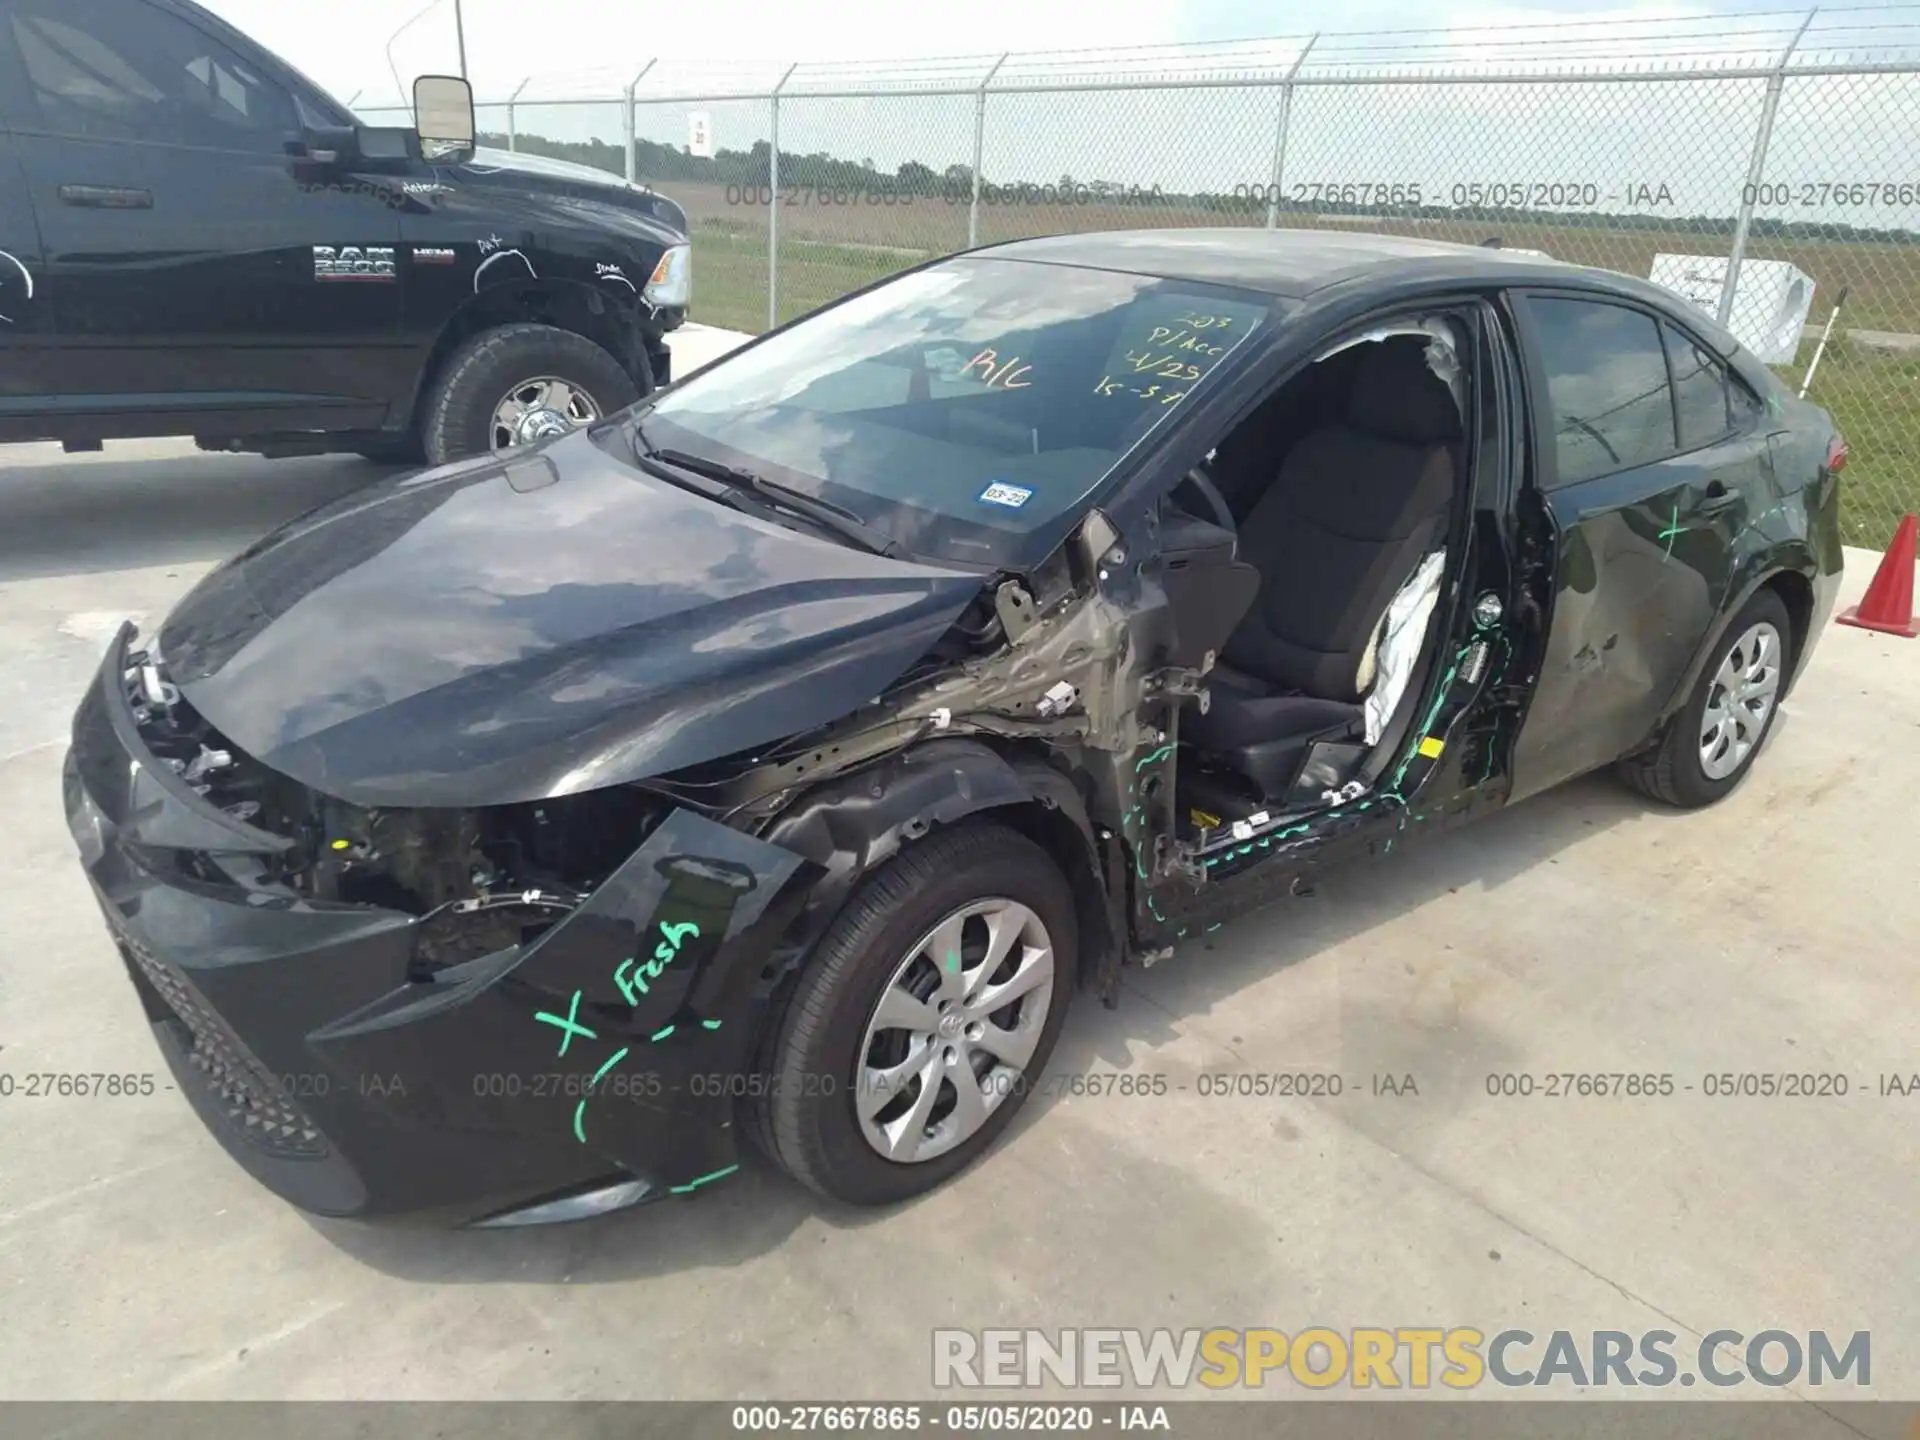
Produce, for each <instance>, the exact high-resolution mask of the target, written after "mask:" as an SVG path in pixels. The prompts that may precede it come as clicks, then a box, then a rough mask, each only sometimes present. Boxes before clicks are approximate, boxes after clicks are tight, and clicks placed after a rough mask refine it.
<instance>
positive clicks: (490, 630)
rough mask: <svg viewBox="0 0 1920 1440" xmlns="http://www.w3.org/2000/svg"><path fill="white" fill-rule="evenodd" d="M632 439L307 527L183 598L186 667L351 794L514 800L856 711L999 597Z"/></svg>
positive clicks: (603, 436)
mask: <svg viewBox="0 0 1920 1440" xmlns="http://www.w3.org/2000/svg"><path fill="white" fill-rule="evenodd" d="M620 443H621V442H620V439H619V436H618V434H617V433H616V432H613V431H611V430H604V431H601V432H599V434H598V435H596V434H594V433H590V432H587V431H577V432H575V433H574V434H572V435H569V436H565V437H563V438H561V439H560V440H558V441H556V442H554V443H553V444H551V445H549V446H546V447H543V448H541V449H539V450H537V451H531V452H528V453H526V454H524V455H520V456H517V457H514V458H507V457H502V458H501V459H500V460H497V461H496V460H494V459H492V458H487V459H483V460H476V461H471V462H468V463H466V464H464V465H462V466H458V467H455V468H454V469H453V470H452V471H451V472H447V471H427V472H424V473H422V474H420V475H416V476H410V477H405V478H397V479H393V480H389V481H386V482H384V483H382V484H380V485H377V486H375V487H373V488H372V489H369V490H366V491H362V492H360V493H358V494H355V495H352V496H350V497H347V498H346V499H343V500H340V501H338V502H336V503H335V504H333V505H331V506H328V507H326V508H325V509H322V510H320V511H317V512H315V513H314V514H311V515H309V516H307V517H306V518H304V519H302V520H300V521H297V522H295V524H293V525H292V526H291V527H289V528H287V529H285V530H282V531H280V532H279V533H278V534H276V535H273V536H270V537H269V538H268V539H266V540H265V541H263V542H261V543H260V544H258V545H256V546H254V547H253V548H252V549H250V550H248V551H246V552H245V553H244V554H242V555H240V556H238V557H236V558H235V559H234V560H231V561H229V562H228V563H227V564H225V565H223V566H221V567H220V568H219V569H217V570H215V571H213V572H212V573H211V574H209V575H208V576H207V577H206V579H205V580H203V581H202V582H201V583H200V584H199V585H198V586H197V587H196V588H195V589H194V590H193V592H192V593H191V594H189V595H188V596H187V598H186V599H185V600H184V601H183V602H182V603H181V605H180V607H179V608H178V609H177V610H175V611H174V613H173V615H172V617H171V618H170V619H169V620H168V621H167V622H166V625H165V627H164V628H163V629H162V630H161V632H160V638H161V644H162V648H163V650H164V652H165V654H166V657H167V661H168V663H169V665H170V666H171V668H172V674H173V678H174V680H175V681H176V683H178V684H180V685H181V686H182V688H183V689H184V690H185V691H186V693H187V694H189V695H190V696H191V697H192V702H193V704H194V706H195V707H196V708H197V709H198V710H199V711H200V713H201V714H203V715H204V716H206V717H207V719H209V720H210V721H212V722H213V724H214V725H215V726H216V727H217V728H218V729H219V730H220V731H221V733H223V734H224V735H226V736H227V737H228V738H229V739H231V740H233V741H235V742H236V743H237V744H239V745H240V746H241V748H243V749H244V750H246V751H247V753H249V754H251V755H254V756H256V757H258V758H259V759H260V760H262V761H264V762H265V763H266V764H267V765H268V766H270V767H272V768H273V769H275V770H278V771H280V772H282V773H284V774H287V775H290V776H292V777H293V778H294V779H296V780H299V781H300V782H302V783H303V784H307V785H311V786H314V787H315V788H317V789H320V790H323V791H325V792H327V793H329V794H333V795H338V796H339V797H341V798H342V799H345V800H349V801H352V802H354V803H356V804H366V805H408V806H412V805H464V806H481V805H500V804H505V803H508V802H512V801H519V800H533V799H542V798H548V797H551V796H556V795H569V794H573V793H575V792H577V791H582V790H595V789H600V788H602V787H605V786H608V785H618V784H624V783H627V782H629V781H633V780H638V779H642V778H644V777H646V776H649V775H657V774H661V773H663V772H666V771H671V770H678V769H681V768H683V767H685V766H688V765H692V764H696V763H698V762H699V761H702V760H706V759H710V758H712V757H714V756H719V755H729V754H732V753H734V752H736V751H740V750H745V749H746V748H748V747H749V746H753V745H761V744H765V743H767V742H769V741H773V740H778V739H781V738H783V737H785V736H787V735H791V734H793V733H795V732H796V731H801V730H806V729H810V728H812V727H813V726H815V725H820V724H824V723H826V722H827V721H829V720H836V719H838V718H840V716H842V715H844V714H845V713H847V711H848V710H850V709H852V708H853V707H854V706H855V705H857V704H859V703H861V702H862V701H864V700H867V699H869V698H871V697H872V696H874V695H877V694H879V693H880V691H881V690H883V689H885V688H886V686H887V685H888V684H889V683H891V682H892V681H893V680H894V679H895V678H896V677H897V676H898V675H899V674H900V673H901V672H902V671H904V670H905V669H906V668H907V666H908V665H910V664H912V663H913V662H914V661H915V660H917V659H918V658H919V657H920V656H921V655H922V654H924V653H925V652H926V650H927V648H928V647H929V646H930V645H932V644H933V642H934V641H935V640H936V639H938V638H939V636H940V634H941V633H942V632H943V631H944V630H945V629H946V628H947V626H948V625H949V624H950V623H951V622H952V621H953V619H954V617H955V616H956V615H957V614H959V612H960V611H961V610H962V609H963V608H964V607H965V606H966V604H967V603H968V602H969V601H971V600H972V599H973V598H974V597H975V596H976V595H978V594H979V592H980V586H981V582H982V577H981V576H980V575H979V574H977V573H972V572H967V571H959V570H951V569H936V568H934V567H932V566H927V565H918V564H912V563H908V562H904V561H897V560H888V559H883V558H881V557H879V556H868V555H863V554H860V553H858V552H855V551H849V550H848V549H847V548H846V547H845V546H842V545H839V544H836V543H834V542H833V541H831V540H827V539H821V538H817V537H816V536H814V535H812V534H807V533H802V532H797V531H795V530H792V529H789V528H787V527H786V526H783V525H779V524H776V523H774V522H772V521H770V520H763V519H760V518H757V517H755V516H751V515H747V514H743V513H741V512H739V511H737V510H731V509H727V508H726V507H724V506H721V505H718V504H715V503H714V502H712V501H710V500H707V499H704V498H702V497H701V496H698V495H694V494H691V493H689V492H687V491H685V490H680V489H676V488H674V487H673V486H672V485H670V484H668V483H666V482H664V481H661V480H657V479H654V478H653V477H651V476H649V475H647V474H646V473H645V472H643V471H641V470H639V469H637V468H635V467H634V465H633V464H632V463H631V461H630V460H620V459H617V458H615V457H614V456H612V455H610V454H608V453H607V451H606V449H604V448H603V446H618V445H619V444H620ZM561 556H564V557H565V558H564V560H562V561H561V562H560V567H559V569H558V570H556V569H555V568H554V566H555V561H556V557H561Z"/></svg>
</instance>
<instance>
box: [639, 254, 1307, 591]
mask: <svg viewBox="0 0 1920 1440" xmlns="http://www.w3.org/2000/svg"><path fill="white" fill-rule="evenodd" d="M1271 313H1272V309H1271V302H1269V301H1268V300H1266V299H1265V298H1264V297H1256V296H1250V295H1248V294H1246V293H1245V292H1241V291H1236V290H1226V289H1220V288H1216V287H1212V286H1205V285H1196V284H1192V283H1188V282H1180V281H1168V280H1159V279H1155V278H1153V277H1151V276H1141V275H1126V274H1119V273H1116V272H1113V271H1107V270H1083V269H1076V268H1071V267H1067V266H1060V265H1046V264H1033V263H1029V262H1023V261H1017V260H990V259H980V258H962V259H956V260H952V261H949V262H947V263H946V264H943V265H938V266H935V267H933V268H931V269H927V270H919V271H915V272H913V273H912V274H909V275H903V276H901V277H900V278H899V279H897V280H894V281H892V282H891V283H889V284H886V285H882V286H880V287H879V288H877V289H875V290H873V291H871V292H869V293H868V294H865V295H861V296H857V297H855V298H854V299H852V300H848V301H846V302H844V303H843V304H840V305H837V306H835V307H833V308H832V309H830V310H827V311H823V312H822V313H821V314H819V315H816V316H813V317H812V318H810V319H807V320H803V321H801V322H800V323H799V324H797V325H795V326H794V327H793V328H792V329H790V330H788V331H786V332H784V333H783V334H779V335H775V336H772V337H770V338H769V339H767V340H764V341H762V342H761V343H760V344H758V345H755V346H753V347H752V348H751V349H748V350H744V351H741V352H740V353H739V354H737V355H734V356H730V357H728V358H727V359H725V360H723V361H721V362H720V363H719V364H718V365H716V366H714V367H713V368H712V369H711V370H709V371H707V372H706V373H704V374H701V375H696V376H694V377H693V378H692V379H690V380H687V381H685V382H683V383H682V384H680V385H677V386H674V387H672V388H670V389H668V390H666V391H664V392H663V393H662V394H661V395H660V397H659V399H658V400H657V401H656V402H655V403H654V404H652V405H651V406H648V407H646V408H645V409H643V410H642V411H640V412H638V414H637V416H636V423H637V425H638V426H639V433H638V434H637V435H636V437H635V439H636V444H637V445H638V448H640V449H642V450H654V449H677V450H682V451H686V452H689V453H691V454H695V455H698V456H700V457H702V458H705V459H712V460H716V461H720V462H723V463H725V464H728V465H732V466H735V467H738V468H741V469H745V470H750V471H753V472H754V473H756V474H758V475H761V476H763V477H765V478H766V479H769V480H772V481H775V482H777V483H778V484H781V485H785V486H790V487H792V488H794V489H797V490H802V491H805V492H806V493H807V494H808V495H810V496H812V497H814V498H817V499H820V500H824V501H827V502H828V503H830V504H833V505H837V506H839V507H841V508H842V509H845V510H848V511H851V512H852V513H854V514H855V515H857V516H859V518H860V519H862V520H863V521H866V522H867V523H868V524H870V525H872V526H873V527H875V528H876V529H878V530H880V531H881V532H883V533H884V534H886V535H888V536H890V537H892V538H893V539H895V540H897V541H899V542H900V543H901V544H902V545H903V546H905V547H906V548H907V549H908V550H910V551H912V552H914V553H915V554H919V555H930V556H938V557H941V558H943V559H948V560H957V561H961V562H963V563H979V564H987V565H1015V564H1019V563H1022V561H1023V559H1037V558H1038V556H1037V555H1036V554H1035V553H1034V552H1035V551H1036V550H1037V549H1038V548H1039V546H1040V545H1041V544H1043V543H1044V544H1045V545H1046V546H1048V547H1049V548H1050V547H1051V545H1052V544H1053V543H1055V541H1057V539H1058V538H1059V536H1060V535H1061V534H1063V533H1064V531H1065V529H1066V528H1068V527H1070V526H1071V524H1072V523H1073V522H1074V521H1075V520H1076V519H1077V518H1078V514H1079V510H1080V508H1081V502H1082V501H1083V500H1084V498H1085V497H1086V496H1087V494H1088V493H1089V492H1090V491H1092V490H1093V489H1094V488H1095V487H1096V486H1097V485H1098V484H1099V483H1100V481H1101V480H1102V479H1104V478H1105V477H1106V475H1107V474H1108V473H1109V472H1110V471H1111V470H1112V469H1113V468H1114V466H1115V465H1116V464H1118V463H1119V461H1120V460H1121V459H1122V458H1123V457H1124V456H1125V455H1126V454H1127V453H1128V452H1129V451H1130V450H1132V449H1133V448H1134V447H1135V446H1137V445H1138V444H1140V442H1141V441H1142V440H1143V439H1145V438H1146V437H1147V436H1148V435H1149V434H1150V433H1152V432H1153V431H1154V430H1155V429H1156V427H1159V426H1161V425H1163V424H1165V423H1166V422H1167V420H1168V418H1169V417H1170V416H1172V415H1173V414H1174V413H1175V412H1176V411H1178V410H1179V408H1180V407H1181V406H1182V405H1183V404H1185V403H1189V397H1190V396H1191V395H1192V394H1193V392H1194V391H1195V390H1196V389H1199V388H1201V387H1203V386H1205V385H1207V384H1209V383H1211V382H1212V380H1213V378H1214V376H1215V375H1216V374H1217V372H1218V371H1219V370H1220V369H1221V367H1222V365H1223V363H1224V362H1225V361H1226V360H1227V358H1228V357H1229V356H1230V355H1232V354H1233V353H1234V352H1235V350H1236V349H1238V348H1239V347H1240V346H1241V345H1243V344H1244V343H1245V341H1246V339H1247V337H1248V336H1249V335H1251V334H1252V333H1253V332H1254V331H1255V330H1256V329H1257V328H1258V327H1259V326H1260V325H1261V324H1262V323H1263V322H1264V321H1266V320H1267V319H1268V318H1269V317H1270V315H1271Z"/></svg>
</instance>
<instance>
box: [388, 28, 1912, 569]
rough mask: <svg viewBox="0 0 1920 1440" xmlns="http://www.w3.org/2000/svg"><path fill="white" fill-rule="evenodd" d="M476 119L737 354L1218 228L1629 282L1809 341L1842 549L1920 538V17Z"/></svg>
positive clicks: (799, 89)
mask: <svg viewBox="0 0 1920 1440" xmlns="http://www.w3.org/2000/svg"><path fill="white" fill-rule="evenodd" d="M361 112H362V114H363V115H365V116H367V118H369V119H375V118H376V117H379V118H385V119H386V120H387V123H395V121H396V120H398V121H401V122H404V118H405V111H404V109H401V108H399V107H392V108H390V109H388V110H387V111H385V112H384V113H383V112H381V111H379V110H377V109H375V108H372V107H367V106H362V107H361ZM479 119H480V124H481V126H482V129H483V131H484V132H485V135H484V137H483V139H484V143H487V144H491V145H496V146H499V147H501V148H509V149H517V150H522V151H527V152H531V153H537V154H543V155H549V156H553V157H556V158H561V159H569V160H575V161H580V162H584V163H586V164H590V165H596V166H599V167H600V168H603V169H607V170H610V171H614V172H616V173H620V174H624V175H625V176H627V177H628V178H630V179H634V180H638V181H640V182H642V183H646V184H650V185H653V186H655V187H657V188H659V189H661V190H663V191H665V192H667V193H668V194H670V195H671V196H672V197H673V198H674V199H675V200H677V201H679V202H680V203H681V204H682V205H684V206H685V207H686V210H687V214H688V218H689V224H690V228H691V230H692V232H693V238H694V242H695V251H694V254H695V273H696V290H695V316H696V318H697V319H699V320H702V321H705V322H707V323H710V324H715V325H723V326H728V327H731V328H737V329H743V330H753V331H757V330H760V329H762V328H765V327H767V326H770V325H773V324H778V323H780V322H782V321H784V320H787V319H790V318H791V317H793V316H795V315H798V314H801V313H804V312H805V311H807V310H809V309H812V308H813V307H815V306H818V305H820V304H823V303H825V302H826V301H829V300H831V299H834V298H835V297H837V296H839V295H843V294H845V293H847V292H848V291H850V290H853V289H856V288H858V287H860V286H862V285H866V284H868V283H870V282H872V281H874V280H876V279H879V278H881V277H883V276H885V275H888V274H891V273H893V272H895V271H897V270H900V269H904V268H906V267H908V266H911V265H916V264H918V263H920V262H921V261H923V260H925V259H928V258H931V257H933V256H937V255H942V254H946V253H949V252H951V251H954V250H959V249H964V248H967V247H968V246H970V245H980V244H991V243H993V242H996V241H1001V240H1008V239H1014V238H1018V237H1022V236H1029V235H1041V234H1049V233H1057V232H1061V231H1085V230H1105V229H1125V228H1135V227H1163V226H1220V225H1233V226H1269V227H1273V226H1286V227H1292V228H1312V229H1326V230H1368V231H1384V232H1389V233H1394V234H1404V235H1418V236H1426V237H1430V238H1434V239H1442V240H1453V241H1460V242H1465V243H1470V244H1473V243H1484V242H1487V241H1490V240H1497V241H1498V242H1499V243H1500V244H1502V245H1505V246H1509V247H1515V248H1522V249H1531V250H1541V251H1545V252H1546V253H1548V254H1550V255H1553V256H1555V257H1557V258H1559V259H1562V260H1567V261H1572V262H1574V263H1577V264H1583V265H1594V266H1600V267H1604V268H1607V269H1611V270H1617V271H1624V272H1627V273H1630V274H1634V275H1638V276H1642V277H1651V278H1654V279H1657V280H1660V281H1661V282H1662V283H1665V284H1668V285H1669V286H1671V287H1672V288H1675V289H1677V290H1679V291H1680V292H1681V293H1683V294H1685V295H1687V296H1688V298H1690V299H1691V300H1693V301H1694V302H1695V303H1696V304H1698V305H1699V306H1700V307H1701V308H1702V309H1703V310H1705V311H1706V312H1708V313H1710V314H1713V315H1714V316H1716V318H1719V319H1721V320H1722V321H1724V322H1725V323H1727V324H1728V325H1729V326H1730V327H1731V328H1732V329H1733V330H1734V332H1735V333H1736V334H1738V335H1740V336H1741V338H1742V339H1743V340H1744V341H1745V342H1746V343H1747V344H1748V345H1749V347H1750V348H1753V349H1754V350H1755V351H1756V353H1760V354H1762V356H1763V358H1765V359H1767V360H1768V361H1769V362H1770V363H1772V364H1773V365H1774V367H1775V369H1776V372H1777V373H1778V374H1780V375H1781V377H1782V378H1783V379H1786V380H1788V381H1789V382H1790V383H1791V384H1792V385H1793V387H1794V388H1796V389H1798V388H1799V387H1800V386H1801V385H1802V384H1803V383H1807V372H1808V369H1809V366H1810V365H1812V363H1813V357H1814V354H1815V352H1816V350H1817V349H1820V340H1821V333H1822V329H1823V328H1824V327H1825V326H1826V325H1827V324H1828V322H1829V320H1832V334H1831V338H1830V339H1828V340H1827V342H1826V344H1825V346H1824V349H1820V358H1819V362H1818V367H1817V370H1816V371H1815V372H1814V374H1813V375H1812V378H1811V381H1810V383H1809V388H1808V394H1809V396H1810V398H1812V399H1814V400H1816V401H1818V402H1819V403H1821V404H1823V405H1825V406H1826V407H1827V408H1828V409H1829V410H1831V411H1832V412H1833V414H1834V415H1835V417H1836V419H1837V420H1838V422H1839V424H1840V426H1841V429H1842V430H1843V432H1844V433H1845V434H1846V436H1847V438H1848V441H1849V443H1850V446H1851V452H1852V454H1851V459H1850V462H1849V468H1848V471H1847V489H1846V498H1845V515H1844V523H1845V527H1846V532H1847V538H1848V539H1849V540H1850V541H1852V542H1855V543H1860V544H1868V545H1873V546H1876V547H1877V546H1879V545H1882V544H1884V543H1885V541H1886V539H1887V537H1888V536H1889V535H1890V534H1891V532H1892V529H1893V526H1894V524H1895V523H1896V522H1897V520H1898V518H1899V516H1900V515H1901V514H1902V513H1904V512H1905V511H1908V510H1913V509H1920V6H1891V7H1888V6H1875V7H1849V8H1841V9H1821V10H1818V11H1807V10H1777V11H1758V12H1749V13H1745V14H1738V15H1733V16H1716V17H1693V18H1687V19H1669V20H1659V21H1622V20H1618V19H1613V20H1606V21H1560V22H1554V23H1552V24H1540V25H1523V26H1507V27H1501V28H1457V29H1452V30H1430V31H1397V32H1381V33H1377V34H1356V33H1348V34H1338V35H1335V34H1322V35H1302V36H1295V37H1281V38H1275V39H1271V40H1260V41H1239V42H1232V43H1227V44H1219V45H1197V46H1178V47H1147V48H1140V49H1131V50H1123V49H1110V50H1098V51H1094V50H1090V51H1082V52H1063V53H1049V54H1029V55H1021V54H1005V55H981V56H964V57H958V58H948V59H940V60H927V61H908V62H897V63H892V64H886V65H879V64H851V63H848V64H826V65H822V64H807V65H794V66H766V67H760V68H753V67H746V66H719V67H706V68H701V67H693V66H685V65H677V64H674V63H671V62H668V61H664V60H662V61H652V62H649V61H641V62H639V63H636V64H634V65H632V66H631V67H630V68H626V67H618V66H616V67H611V68H609V69H606V70H602V71H600V72H597V73H596V74H594V75H591V76H589V75H579V74H576V75H573V76H569V77H530V78H529V79H527V80H525V81H523V82H521V84H520V85H519V86H518V87H517V88H515V89H513V90H512V92H511V94H508V95H504V96H502V97H501V98H499V99H497V100H491V99H490V100H488V101H487V102H486V103H484V104H483V105H481V106H480V107H479ZM1836 306H1837V307H1838V314H1837V316H1836V315H1835V309H1836Z"/></svg>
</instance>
